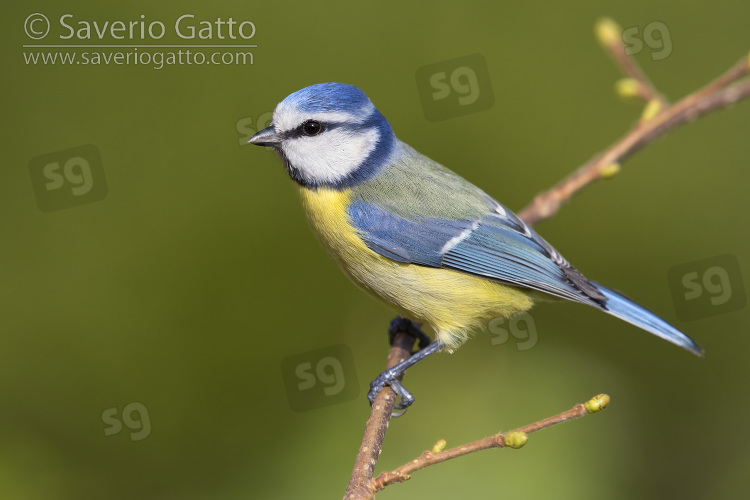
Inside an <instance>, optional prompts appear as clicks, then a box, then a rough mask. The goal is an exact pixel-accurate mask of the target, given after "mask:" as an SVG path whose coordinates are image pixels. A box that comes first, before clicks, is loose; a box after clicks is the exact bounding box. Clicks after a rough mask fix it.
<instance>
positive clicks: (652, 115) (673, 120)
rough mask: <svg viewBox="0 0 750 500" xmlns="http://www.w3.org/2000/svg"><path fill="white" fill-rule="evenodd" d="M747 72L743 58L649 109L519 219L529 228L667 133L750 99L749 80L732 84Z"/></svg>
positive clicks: (749, 65) (537, 199)
mask: <svg viewBox="0 0 750 500" xmlns="http://www.w3.org/2000/svg"><path fill="white" fill-rule="evenodd" d="M620 46H622V44H621V43H620ZM623 54H624V51H623ZM626 57H627V56H626ZM617 60H618V61H619V59H617ZM749 73H750V59H748V57H745V58H743V59H742V60H740V61H739V62H738V63H737V64H735V65H734V66H733V67H732V68H731V69H730V70H729V71H727V72H726V73H725V74H723V75H722V76H720V77H719V78H717V79H716V80H714V81H713V82H711V83H710V84H708V85H707V86H705V87H703V88H702V89H700V90H698V91H696V92H694V93H692V94H690V95H688V96H687V97H685V98H684V99H682V100H681V101H679V102H678V103H676V104H674V105H672V106H667V107H662V106H661V105H656V106H648V107H647V108H646V113H645V114H644V116H643V118H642V119H641V120H640V121H639V122H638V123H636V124H635V125H634V126H633V128H632V129H631V130H630V131H629V132H628V133H627V134H626V135H625V136H624V137H623V138H622V139H620V140H619V141H617V142H616V143H615V144H613V145H612V146H610V147H609V149H607V150H605V151H604V152H602V153H600V154H599V155H597V156H595V157H594V158H592V159H591V160H589V161H588V162H586V163H585V164H584V165H583V166H581V167H580V168H578V169H577V170H576V171H575V172H573V173H572V174H570V175H569V176H568V177H566V178H565V179H563V180H562V181H560V182H559V183H558V184H557V185H555V186H554V187H552V188H551V189H549V190H548V191H545V192H543V193H541V194H539V195H537V196H536V197H535V198H534V201H533V202H532V203H531V204H529V205H528V206H527V207H526V208H524V209H523V210H521V211H520V212H519V214H518V215H519V217H521V219H523V220H524V221H525V222H526V223H527V224H529V225H534V224H536V223H538V222H539V221H542V220H544V219H548V218H550V217H552V216H553V215H555V214H556V213H557V212H558V210H560V207H561V206H562V205H563V203H565V202H567V201H568V200H570V198H572V197H573V195H575V194H577V193H578V192H579V191H581V190H582V189H583V188H585V187H587V186H588V185H589V184H591V183H593V182H594V181H597V180H599V179H605V178H608V177H611V176H612V175H614V174H615V173H617V172H618V171H619V166H620V163H621V162H622V161H623V160H625V159H626V158H628V157H629V156H631V155H632V154H634V153H635V152H637V151H638V150H640V149H641V148H643V147H644V146H646V145H648V144H650V143H651V142H653V141H654V140H655V139H657V138H659V137H661V136H662V135H664V134H665V133H667V132H668V131H670V130H672V129H674V128H677V127H678V126H680V125H683V124H685V123H687V122H690V121H693V120H695V119H696V118H698V117H700V116H703V115H706V114H708V113H712V112H714V111H717V110H719V109H724V108H726V107H729V106H731V105H732V104H734V103H736V102H738V101H740V100H742V99H746V98H747V97H749V96H750V80H747V79H746V80H743V81H741V82H738V83H734V82H737V80H739V79H741V78H743V77H745V76H747V75H748V74H749Z"/></svg>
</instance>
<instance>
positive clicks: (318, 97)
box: [283, 82, 372, 113]
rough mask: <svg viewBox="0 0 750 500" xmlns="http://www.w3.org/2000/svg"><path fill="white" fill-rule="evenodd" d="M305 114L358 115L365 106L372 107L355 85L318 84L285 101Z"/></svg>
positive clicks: (292, 95) (294, 94) (288, 97)
mask: <svg viewBox="0 0 750 500" xmlns="http://www.w3.org/2000/svg"><path fill="white" fill-rule="evenodd" d="M283 103H284V104H288V105H292V106H294V107H295V108H297V109H299V110H300V111H302V112H305V113H320V112H329V111H343V112H345V113H356V112H358V111H360V110H361V109H362V108H363V107H365V106H368V107H370V106H372V103H371V102H370V99H369V98H368V97H367V95H366V94H365V93H364V92H362V91H361V90H360V89H358V88H357V87H355V86H354V85H347V84H345V83H333V82H330V83H318V84H315V85H310V86H309V87H305V88H304V89H302V90H298V91H297V92H295V93H293V94H289V95H288V96H287V98H286V99H284V101H283Z"/></svg>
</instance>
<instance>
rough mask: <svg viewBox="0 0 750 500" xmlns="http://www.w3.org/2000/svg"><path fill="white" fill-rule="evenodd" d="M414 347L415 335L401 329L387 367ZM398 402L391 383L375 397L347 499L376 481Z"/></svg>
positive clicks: (396, 336)
mask: <svg viewBox="0 0 750 500" xmlns="http://www.w3.org/2000/svg"><path fill="white" fill-rule="evenodd" d="M413 347H414V337H413V336H412V335H408V334H406V333H404V332H398V333H397V334H396V335H395V336H394V338H393V345H392V346H391V350H390V352H389V353H388V362H387V363H386V365H385V369H386V370H387V369H389V368H393V367H394V366H396V365H397V364H398V363H400V362H401V361H404V360H405V359H406V358H408V357H409V355H410V354H411V350H412V348H413ZM399 380H401V378H399ZM395 404H396V393H395V392H393V391H392V390H391V388H390V387H388V386H386V387H385V388H384V389H383V390H382V391H380V394H378V395H377V397H376V398H375V401H374V402H373V404H372V410H371V411H370V418H369V419H368V420H367V425H366V426H365V434H364V435H363V436H362V444H360V446H359V451H358V452H357V458H356V459H355V460H354V470H353V471H352V475H351V478H350V479H349V485H348V486H347V487H346V493H345V494H344V498H357V497H352V496H351V494H352V491H354V490H355V489H356V488H359V487H360V486H361V485H363V484H366V483H367V482H368V481H372V475H373V472H375V465H376V464H377V463H378V457H379V456H380V450H381V449H382V446H383V439H385V431H386V430H387V429H388V422H389V421H390V419H391V415H392V414H393V407H394V406H395Z"/></svg>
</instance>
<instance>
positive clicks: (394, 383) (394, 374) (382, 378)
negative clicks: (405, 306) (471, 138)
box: [367, 317, 445, 417]
mask: <svg viewBox="0 0 750 500" xmlns="http://www.w3.org/2000/svg"><path fill="white" fill-rule="evenodd" d="M401 321H406V322H408V325H406V324H405V323H399V322H401ZM399 331H406V332H407V333H410V334H412V335H414V336H415V337H416V338H420V347H421V346H422V345H423V344H422V341H421V339H422V338H427V339H428V340H429V337H427V335H425V334H424V333H423V332H422V331H421V330H419V328H418V327H417V326H415V325H414V324H413V323H412V322H411V321H409V320H406V319H403V318H400V317H399V318H396V319H395V320H393V322H392V323H391V328H390V329H389V331H388V333H389V335H391V339H392V337H393V336H395V334H396V332H399ZM443 347H445V344H443V343H442V342H440V341H439V340H436V341H434V342H429V343H428V344H426V345H424V347H423V348H422V349H421V350H419V351H417V352H416V353H414V354H412V355H411V356H409V357H408V358H406V359H405V360H404V361H402V362H401V363H398V364H397V365H396V366H394V367H392V368H389V369H387V370H385V371H383V373H381V374H380V375H378V376H377V377H376V378H375V380H373V381H372V383H370V392H369V393H368V394H367V399H368V400H369V401H370V405H371V406H372V404H373V403H374V402H375V397H376V396H377V395H378V394H380V391H382V390H383V389H384V388H385V386H386V385H388V386H390V387H391V389H393V392H395V393H396V395H397V396H398V397H399V401H397V402H396V404H395V406H394V408H395V409H396V410H403V411H401V412H400V413H394V414H393V416H394V417H400V416H401V415H403V414H404V413H405V412H406V409H407V408H409V407H410V406H411V405H412V404H414V396H413V395H412V393H411V392H409V391H408V390H407V389H406V388H405V387H404V386H403V385H401V382H400V380H399V378H400V377H401V376H402V375H403V374H404V372H405V371H406V369H407V368H409V367H410V366H413V365H415V364H417V363H418V362H420V361H422V360H423V359H424V358H426V357H427V356H429V355H430V354H433V353H436V352H438V351H440V350H441V349H443Z"/></svg>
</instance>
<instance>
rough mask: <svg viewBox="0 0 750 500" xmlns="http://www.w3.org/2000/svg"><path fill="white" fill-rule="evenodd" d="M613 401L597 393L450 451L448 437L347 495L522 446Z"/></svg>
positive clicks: (368, 493) (361, 495)
mask: <svg viewBox="0 0 750 500" xmlns="http://www.w3.org/2000/svg"><path fill="white" fill-rule="evenodd" d="M608 404H609V396H607V395H606V394H599V395H598V396H594V397H593V398H592V399H590V400H589V401H587V402H586V403H582V404H577V405H575V406H574V407H573V408H572V409H570V410H568V411H564V412H562V413H559V414H557V415H555V416H554V417H550V418H547V419H544V420H540V421H539V422H536V423H533V424H530V425H526V426H524V427H520V428H518V429H516V430H514V431H510V432H502V433H498V434H495V435H494V436H490V437H487V438H484V439H480V440H479V441H474V442H473V443H468V444H465V445H463V446H458V447H456V448H451V449H449V450H443V448H444V447H445V440H440V441H438V442H437V443H436V444H435V446H433V448H432V450H429V451H425V452H424V453H422V455H420V456H419V457H418V458H415V459H414V460H412V461H410V462H407V463H405V464H404V465H402V466H401V467H399V468H397V469H395V470H392V471H390V472H383V473H382V474H380V475H379V476H378V477H376V478H375V479H371V480H370V481H369V482H367V483H366V484H363V485H362V486H361V487H359V488H358V489H356V490H355V491H353V492H351V495H350V496H348V497H346V498H347V499H365V498H372V497H374V496H375V493H377V492H378V491H381V490H382V489H383V488H385V487H386V486H388V485H390V484H393V483H402V482H404V481H406V480H407V479H410V478H411V475H412V474H413V473H414V472H416V471H418V470H419V469H423V468H425V467H428V466H430V465H435V464H439V463H441V462H445V461H447V460H451V459H454V458H458V457H462V456H464V455H468V454H469V453H474V452H477V451H481V450H488V449H491V448H506V447H508V448H514V449H518V448H520V447H522V446H523V445H525V444H526V441H527V440H528V435H529V434H531V433H532V432H536V431H539V430H541V429H544V428H545V427H550V426H553V425H556V424H561V423H563V422H567V421H569V420H573V419H576V418H580V417H583V416H585V415H588V414H591V413H596V412H598V411H601V410H603V409H604V408H606V407H607V405H608Z"/></svg>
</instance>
